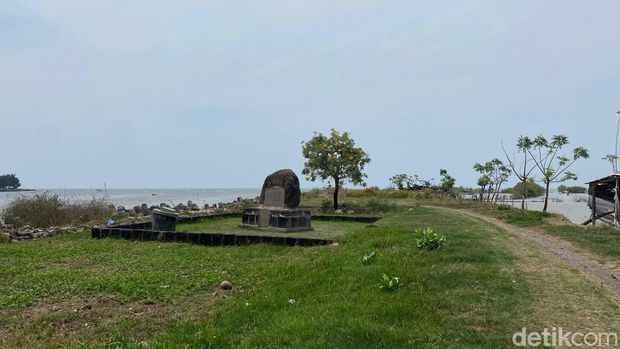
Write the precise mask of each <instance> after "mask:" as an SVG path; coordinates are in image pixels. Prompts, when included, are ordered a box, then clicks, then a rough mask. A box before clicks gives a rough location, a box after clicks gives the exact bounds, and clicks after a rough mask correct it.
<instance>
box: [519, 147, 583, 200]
mask: <svg viewBox="0 0 620 349" xmlns="http://www.w3.org/2000/svg"><path fill="white" fill-rule="evenodd" d="M568 143H569V142H568V137H566V136H564V135H554V136H553V137H551V141H548V140H547V139H546V138H545V137H543V136H538V137H536V138H535V139H534V140H533V142H532V144H533V147H532V148H531V149H528V150H527V151H528V153H529V154H530V156H531V157H532V159H534V163H535V164H536V168H538V170H539V171H540V173H541V175H542V177H543V179H542V181H543V183H545V204H544V206H543V212H547V206H548V203H549V185H550V184H551V183H553V182H564V181H567V180H576V179H577V175H575V174H574V173H572V172H570V171H568V169H569V168H570V167H571V166H572V165H573V164H574V163H575V161H577V160H579V159H581V158H584V159H587V158H588V157H590V155H589V154H588V150H587V149H586V148H584V147H577V148H575V149H573V154H572V158H568V157H567V156H564V155H559V154H558V152H559V151H560V150H561V149H562V147H564V146H565V145H567V144H568ZM556 160H557V165H555V164H554V162H555V161H556ZM560 176H562V177H560Z"/></svg>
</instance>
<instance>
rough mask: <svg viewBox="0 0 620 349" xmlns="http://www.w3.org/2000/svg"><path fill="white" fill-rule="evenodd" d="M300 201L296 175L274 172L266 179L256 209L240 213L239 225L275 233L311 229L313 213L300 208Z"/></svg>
mask: <svg viewBox="0 0 620 349" xmlns="http://www.w3.org/2000/svg"><path fill="white" fill-rule="evenodd" d="M300 199H301V190H300V189H299V178H297V175H295V172H293V171H292V170H279V171H276V172H274V173H272V174H270V175H269V176H267V178H265V183H264V184H263V189H262V190H261V194H260V201H259V203H260V205H259V207H254V208H248V209H245V210H243V218H242V224H243V225H244V226H249V227H258V228H265V229H271V230H278V231H304V230H312V223H311V217H312V214H311V213H310V210H303V209H300V208H299V201H300Z"/></svg>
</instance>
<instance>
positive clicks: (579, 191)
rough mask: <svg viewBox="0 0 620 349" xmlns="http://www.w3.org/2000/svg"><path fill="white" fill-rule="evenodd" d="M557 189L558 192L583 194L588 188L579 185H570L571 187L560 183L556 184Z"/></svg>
mask: <svg viewBox="0 0 620 349" xmlns="http://www.w3.org/2000/svg"><path fill="white" fill-rule="evenodd" d="M558 191H559V192H560V193H567V194H584V193H586V192H587V191H588V188H586V187H580V186H577V185H576V186H572V187H567V186H565V185H563V184H562V185H560V186H558Z"/></svg>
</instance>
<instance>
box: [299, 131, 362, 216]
mask: <svg viewBox="0 0 620 349" xmlns="http://www.w3.org/2000/svg"><path fill="white" fill-rule="evenodd" d="M301 148H302V149H301V150H302V154H303V156H304V158H306V162H305V163H304V169H303V170H302V173H303V174H304V175H305V176H306V178H307V179H308V180H311V181H316V180H317V179H319V178H320V179H321V180H323V181H325V180H332V181H333V184H334V209H335V210H337V209H338V208H339V205H338V192H339V190H340V188H341V187H342V186H343V185H344V184H345V183H347V182H349V183H351V184H353V185H363V186H366V182H365V181H364V179H365V178H366V177H367V176H366V174H365V173H364V167H365V166H366V165H367V164H368V163H369V162H370V158H369V157H368V154H366V152H364V150H363V149H362V148H359V147H356V146H355V141H354V140H353V139H352V138H351V136H350V135H349V133H348V132H343V133H342V134H340V133H339V132H338V131H337V130H335V129H332V131H331V134H330V135H329V136H325V135H323V134H322V133H319V132H315V133H314V137H312V139H310V140H309V141H304V142H302V147H301Z"/></svg>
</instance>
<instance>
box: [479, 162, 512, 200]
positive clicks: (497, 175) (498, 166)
mask: <svg viewBox="0 0 620 349" xmlns="http://www.w3.org/2000/svg"><path fill="white" fill-rule="evenodd" d="M474 170H476V172H479V173H480V174H481V176H480V178H478V185H479V186H480V187H481V192H480V200H481V201H482V200H483V199H484V194H485V188H486V195H487V198H486V200H487V201H489V202H494V201H497V198H498V196H499V192H500V190H501V188H502V184H504V183H506V182H507V181H508V178H509V177H510V168H508V167H507V166H506V165H504V163H503V162H502V161H501V160H500V159H497V158H496V159H493V160H491V161H487V162H485V163H484V164H480V163H476V164H474Z"/></svg>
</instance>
